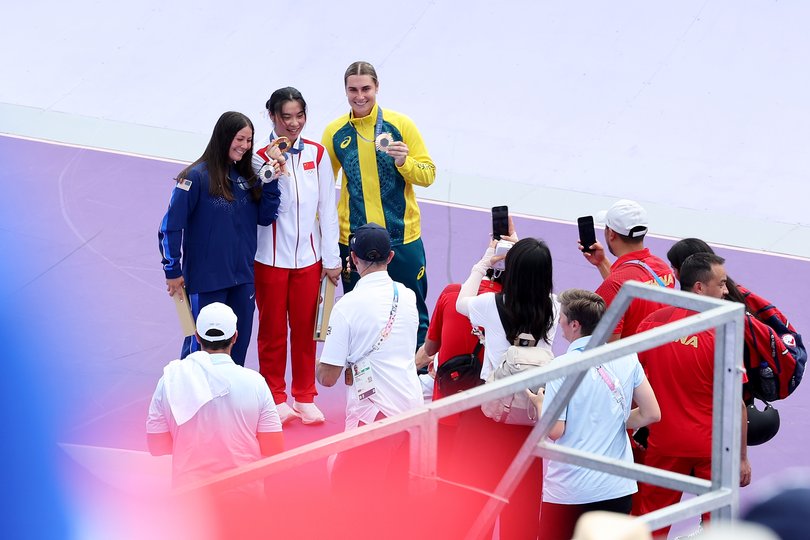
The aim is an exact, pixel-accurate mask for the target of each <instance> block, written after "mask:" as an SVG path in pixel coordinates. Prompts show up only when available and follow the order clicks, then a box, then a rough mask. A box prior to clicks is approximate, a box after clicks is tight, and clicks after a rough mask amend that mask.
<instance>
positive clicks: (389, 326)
mask: <svg viewBox="0 0 810 540" xmlns="http://www.w3.org/2000/svg"><path fill="white" fill-rule="evenodd" d="M392 285H393V286H394V301H393V302H392V303H391V312H390V313H389V314H388V322H387V323H385V326H384V327H383V329H382V331H381V332H380V337H379V338H377V342H376V343H375V344H374V345H373V346H372V347H371V350H369V351H368V352H367V353H366V354H364V355H363V356H362V357H361V358H360V359H359V360H357V361H356V362H353V363H354V364H357V363H359V362H362V361H363V360H365V359H366V358H368V357H369V356H371V354H372V353H374V352H376V351H378V350H380V347H381V346H382V344H383V342H384V341H385V340H386V339H388V336H389V335H390V334H391V330H392V329H393V328H394V319H396V317H397V306H398V304H399V289H397V284H396V283H392Z"/></svg>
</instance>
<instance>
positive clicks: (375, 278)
mask: <svg viewBox="0 0 810 540" xmlns="http://www.w3.org/2000/svg"><path fill="white" fill-rule="evenodd" d="M349 247H350V249H351V253H350V255H349V256H350V257H351V260H352V262H353V264H354V266H355V267H356V271H357V273H358V274H359V275H360V281H358V282H357V285H356V286H355V287H354V289H353V290H352V291H350V292H348V293H346V294H345V295H344V296H343V298H341V299H340V301H338V302H337V303H336V304H335V307H334V309H333V310H332V313H331V315H330V318H329V327H328V329H327V332H326V342H325V343H324V347H323V351H322V352H321V357H320V359H319V361H318V363H317V366H316V377H317V379H318V382H319V383H321V384H322V385H324V386H333V385H335V384H336V383H337V381H338V379H339V378H340V375H341V372H343V370H344V368H345V371H346V373H345V374H344V381H345V384H346V429H347V430H350V429H354V428H356V427H358V426H361V425H364V424H370V423H372V422H374V421H375V420H381V419H383V418H387V417H390V416H394V415H396V414H399V413H401V412H404V411H408V410H411V409H414V408H416V407H419V406H421V405H422V403H423V400H422V387H421V384H420V382H419V378H418V377H417V374H416V364H415V362H414V351H415V350H416V334H417V329H418V327H419V313H418V311H417V309H416V295H415V294H414V292H413V291H412V290H410V289H409V288H407V287H405V286H404V285H403V284H402V283H398V282H395V281H393V280H392V279H391V277H390V276H389V275H388V263H389V262H391V259H393V257H394V252H393V251H392V250H391V240H390V237H389V235H388V231H387V230H386V229H385V228H384V227H381V226H379V225H377V224H375V223H368V224H366V225H363V226H361V227H359V228H357V229H356V231H355V233H354V235H353V236H352V238H351V240H350V241H349ZM407 440H408V438H407V433H400V434H397V435H394V436H391V437H387V438H385V439H382V440H380V441H375V442H373V443H370V444H366V445H363V446H361V447H358V448H354V449H352V450H349V451H347V452H342V453H341V454H339V455H338V456H337V458H336V459H335V462H334V467H333V470H332V488H333V492H334V495H335V496H334V501H335V502H336V503H337V504H339V505H343V504H345V505H347V506H346V508H344V509H343V510H344V512H341V513H340V515H344V516H354V515H356V513H357V507H358V506H359V504H358V501H360V500H362V501H363V502H362V508H363V509H362V514H363V517H362V518H356V519H362V521H364V523H365V525H364V526H368V525H369V524H368V523H367V522H366V518H368V519H371V520H375V521H374V523H372V524H370V526H371V527H372V528H375V527H376V526H380V527H383V528H389V527H391V526H392V525H391V523H394V522H395V519H396V518H395V517H394V515H392V512H399V511H401V510H403V509H405V508H407V506H406V505H404V504H403V503H404V501H403V499H402V497H404V495H405V493H407V479H408V469H407V465H408V444H407ZM376 520H379V522H377V521H376ZM342 525H343V526H346V527H349V526H351V525H350V524H348V523H346V524H342ZM354 525H357V522H356V521H355V523H354ZM381 534H382V533H381ZM383 536H384V535H383Z"/></svg>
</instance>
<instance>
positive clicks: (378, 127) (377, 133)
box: [349, 105, 383, 143]
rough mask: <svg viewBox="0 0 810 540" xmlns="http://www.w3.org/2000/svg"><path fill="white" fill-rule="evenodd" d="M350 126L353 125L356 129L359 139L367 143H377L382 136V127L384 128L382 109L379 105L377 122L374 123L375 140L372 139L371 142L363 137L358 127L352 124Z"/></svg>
mask: <svg viewBox="0 0 810 540" xmlns="http://www.w3.org/2000/svg"><path fill="white" fill-rule="evenodd" d="M349 124H351V126H352V127H353V128H354V132H355V133H357V136H358V137H360V138H361V139H363V140H364V141H366V142H370V143H373V142H375V141H376V140H377V137H379V136H380V135H381V134H382V127H383V112H382V107H380V106H379V105H377V120H376V121H375V123H374V138H373V139H370V140H369V139H366V138H365V137H363V135H361V134H360V131H359V130H358V129H357V127H356V126H355V125H354V124H352V123H351V122H349Z"/></svg>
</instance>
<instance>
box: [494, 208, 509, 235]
mask: <svg viewBox="0 0 810 540" xmlns="http://www.w3.org/2000/svg"><path fill="white" fill-rule="evenodd" d="M501 236H509V207H508V206H493V207H492V238H494V239H495V240H500V239H501Z"/></svg>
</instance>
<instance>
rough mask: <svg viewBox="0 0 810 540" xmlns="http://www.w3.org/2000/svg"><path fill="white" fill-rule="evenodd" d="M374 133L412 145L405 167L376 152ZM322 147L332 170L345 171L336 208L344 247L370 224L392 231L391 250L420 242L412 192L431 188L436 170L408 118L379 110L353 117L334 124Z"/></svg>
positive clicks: (329, 127) (419, 136)
mask: <svg viewBox="0 0 810 540" xmlns="http://www.w3.org/2000/svg"><path fill="white" fill-rule="evenodd" d="M378 115H379V120H378ZM378 124H379V125H380V127H379V128H378ZM376 131H381V132H382V133H390V134H391V136H392V137H393V139H394V140H395V141H403V142H404V143H405V144H407V145H408V157H407V158H406V159H405V163H404V164H403V165H402V167H397V166H396V165H395V164H394V159H393V158H392V157H390V156H389V155H388V154H386V153H384V152H380V151H377V149H376V146H375V142H374V140H375V137H376V134H375V132H376ZM322 144H323V146H324V147H325V148H326V151H327V152H328V153H329V158H330V159H331V160H332V168H333V170H335V171H337V170H338V169H341V168H342V169H343V174H342V175H341V187H340V202H339V203H338V220H339V222H340V243H341V244H344V245H346V244H348V242H349V233H350V232H351V231H354V230H355V229H356V228H358V227H360V226H361V225H364V224H366V223H370V222H374V223H377V224H379V225H382V226H384V227H385V228H386V229H388V233H389V234H390V235H391V244H392V245H400V244H408V243H410V242H413V241H414V240H417V239H419V237H420V236H421V228H420V214H419V206H418V205H417V204H416V195H415V194H414V191H413V186H414V185H417V186H425V187H427V186H429V185H431V184H432V183H433V181H434V180H435V179H436V165H434V164H433V160H432V159H431V158H430V155H429V154H428V151H427V148H426V147H425V143H424V141H422V136H421V135H420V134H419V130H418V129H416V125H415V124H414V123H413V121H412V120H411V119H410V118H408V117H407V116H405V115H404V114H400V113H398V112H395V111H392V110H390V109H380V107H379V104H377V105H374V108H373V109H372V110H371V114H369V115H368V116H365V117H363V118H354V117H353V116H352V114H351V113H349V114H346V115H344V116H341V117H340V118H338V119H337V120H335V121H333V122H332V123H330V124H329V125H328V126H326V130H325V131H324V134H323V140H322Z"/></svg>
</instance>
